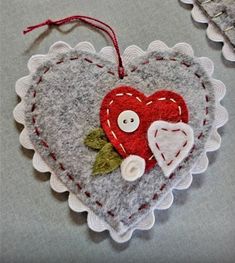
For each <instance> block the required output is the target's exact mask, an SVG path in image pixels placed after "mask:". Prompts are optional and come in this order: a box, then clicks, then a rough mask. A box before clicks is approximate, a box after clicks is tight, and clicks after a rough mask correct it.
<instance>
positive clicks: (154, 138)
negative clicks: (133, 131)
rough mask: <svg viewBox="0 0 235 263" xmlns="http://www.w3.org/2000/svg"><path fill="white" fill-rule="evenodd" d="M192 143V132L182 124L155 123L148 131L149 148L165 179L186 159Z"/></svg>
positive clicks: (187, 126) (186, 125)
mask: <svg viewBox="0 0 235 263" xmlns="http://www.w3.org/2000/svg"><path fill="white" fill-rule="evenodd" d="M193 142H194V137H193V130H192V128H191V127H190V126H189V125H188V124H186V123H183V122H178V123H170V122H166V121H155V122H153V123H152V124H151V126H150V127H149V129H148V143H149V147H150V149H151V151H152V153H153V154H154V157H155V158H156V160H157V162H158V165H159V166H160V167H161V168H162V170H163V172H164V175H165V176H166V177H169V176H170V175H171V173H172V172H173V171H174V170H175V168H176V167H177V166H178V165H179V164H180V162H181V161H182V160H183V159H184V158H185V157H187V155H188V154H189V151H190V149H191V148H192V146H193Z"/></svg>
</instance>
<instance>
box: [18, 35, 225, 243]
mask: <svg viewBox="0 0 235 263" xmlns="http://www.w3.org/2000/svg"><path fill="white" fill-rule="evenodd" d="M70 49H71V47H70V46H69V45H68V44H66V43H64V42H61V41H60V42H56V43H55V44H53V45H52V46H51V47H50V49H49V52H48V54H47V55H35V56H32V57H31V58H30V60H29V62H28V68H29V71H30V75H28V76H25V77H23V78H21V79H19V80H18V81H17V82H16V93H17V95H18V96H19V97H20V98H21V102H20V103H19V104H18V105H17V106H16V107H15V109H14V112H13V114H14V118H15V120H16V121H17V122H19V123H21V124H23V125H24V124H25V123H24V122H25V118H24V108H25V101H24V97H25V94H26V92H27V90H28V88H29V87H30V80H31V74H32V73H33V72H35V70H36V69H37V68H38V66H39V65H40V64H41V63H42V62H43V61H45V60H47V59H48V57H49V56H50V55H51V54H54V53H61V52H66V51H68V50H70ZM75 49H79V50H85V51H89V52H92V53H96V50H95V48H94V47H93V45H92V44H91V43H89V42H81V43H79V44H78V45H77V46H76V47H75ZM172 49H174V50H177V51H179V52H182V53H185V54H187V55H189V56H192V57H193V56H194V53H193V49H192V47H191V46H190V45H189V44H186V43H178V44H176V45H175V46H174V47H173V48H169V47H167V46H166V45H165V44H164V43H163V42H161V41H158V40H157V41H154V42H152V43H151V44H150V45H149V47H148V49H147V51H146V52H149V51H153V50H162V51H164V50H172ZM146 52H145V51H143V50H142V49H140V48H139V47H137V46H135V45H132V46H129V47H128V48H127V49H126V50H125V51H124V53H123V56H122V57H123V61H124V64H127V63H129V62H131V60H133V59H134V58H136V57H138V56H142V55H143V54H145V53H146ZM98 55H100V56H102V57H104V58H105V59H107V60H110V61H115V52H114V49H113V48H112V47H104V48H103V49H102V50H101V51H100V52H99V53H98ZM197 60H198V61H199V62H200V64H201V65H202V66H203V67H204V69H205V70H206V71H207V72H208V74H209V75H210V76H212V73H213V70H214V65H213V62H212V61H211V60H210V59H208V58H206V57H201V58H197ZM211 80H212V82H213V84H214V88H215V93H216V119H215V123H214V127H213V130H212V133H211V136H210V138H209V139H208V142H207V143H206V147H205V153H204V154H202V156H201V158H200V159H199V160H198V162H197V163H196V164H195V166H194V167H193V169H192V171H191V173H189V174H188V175H186V176H185V177H184V178H183V179H182V181H180V182H179V183H178V184H177V185H176V186H175V187H174V189H177V190H183V189H187V188H188V187H189V186H190V185H191V183H192V174H198V173H203V172H204V171H205V170H206V169H207V166H208V158H207V155H206V152H210V151H215V150H217V149H218V148H219V147H220V143H221V138H220V135H219V134H218V132H217V129H218V128H219V127H221V126H223V125H224V124H225V123H226V121H227V120H228V114H227V111H226V109H225V108H224V107H223V106H221V105H220V100H221V99H222V98H223V97H224V95H225V91H226V88H225V85H224V84H223V83H222V82H221V81H219V80H216V79H211ZM20 143H21V144H22V146H23V147H25V148H27V149H32V150H34V151H35V149H34V147H33V145H32V143H31V141H30V139H29V136H28V133H27V130H26V128H24V129H23V131H22V132H21V134H20ZM32 162H33V166H34V168H35V169H36V170H38V171H39V172H43V173H44V172H50V173H51V177H50V185H51V188H52V189H53V190H54V191H56V192H58V193H63V192H66V191H68V192H69V190H68V189H67V187H66V186H65V185H64V184H63V183H62V182H61V181H60V180H59V179H58V178H57V177H56V175H55V174H54V173H53V172H52V171H51V170H50V168H49V167H48V166H47V164H46V163H45V162H44V161H43V160H42V158H41V157H40V155H39V154H38V153H37V152H36V151H35V153H34V156H33V160H32ZM172 190H173V189H172ZM173 199H174V197H173V193H172V191H171V192H170V193H169V194H168V195H166V196H165V198H164V199H163V200H162V202H161V203H160V204H159V205H158V206H156V207H155V208H153V210H152V211H151V212H150V213H149V214H148V215H147V216H146V217H145V218H144V219H143V220H142V221H141V222H139V223H138V224H136V225H135V226H134V227H133V228H132V229H129V230H128V231H127V232H125V233H124V234H120V233H118V232H116V231H115V230H114V229H113V228H112V227H110V226H109V225H108V224H107V223H106V222H105V221H103V220H102V219H101V218H99V217H98V216H97V215H95V214H94V213H93V212H92V211H91V210H90V209H89V208H88V207H87V206H85V205H84V204H82V203H81V202H80V201H79V199H78V198H77V197H76V196H75V195H74V194H73V193H71V192H69V197H68V204H69V207H70V208H71V209H72V210H73V211H76V212H84V211H86V212H87V213H88V216H87V224H88V226H89V228H90V229H92V230H94V231H96V232H102V231H104V230H108V231H109V233H110V235H111V237H112V238H113V239H114V240H115V241H116V242H119V243H122V242H126V241H128V240H129V239H130V238H131V236H132V233H133V232H134V231H135V230H137V229H138V230H148V229H150V228H151V227H152V226H153V225H154V222H155V215H154V210H155V209H159V210H161V209H168V208H169V207H170V206H171V205H172V203H173Z"/></svg>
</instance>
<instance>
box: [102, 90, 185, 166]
mask: <svg viewBox="0 0 235 263" xmlns="http://www.w3.org/2000/svg"><path fill="white" fill-rule="evenodd" d="M157 120H164V121H168V122H174V123H176V122H180V121H182V122H185V123H187V122H188V109H187V106H186V103H185V102H184V99H183V98H182V97H181V96H180V95H179V94H177V93H175V92H172V91H168V90H160V91H157V92H155V93H154V94H152V95H151V96H149V97H146V96H145V95H144V94H143V93H141V92H139V91H137V90H136V89H134V88H132V87H129V86H121V87H118V88H115V89H113V90H112V91H111V92H109V93H108V94H107V95H106V96H105V98H104V99H103V102H102V105H101V109H100V122H101V126H102V128H103V129H104V131H105V133H106V135H107V137H108V139H109V140H110V142H111V143H112V145H113V146H114V147H115V149H116V150H117V151H118V152H119V154H120V155H121V156H122V157H123V158H126V157H127V156H129V155H131V154H134V155H138V156H140V157H142V158H144V159H145V161H146V170H149V169H151V168H153V167H154V165H155V164H156V160H155V158H154V156H153V154H152V152H151V150H150V148H149V146H148V141H147V130H148V128H149V127H150V125H151V123H152V122H154V121H157Z"/></svg>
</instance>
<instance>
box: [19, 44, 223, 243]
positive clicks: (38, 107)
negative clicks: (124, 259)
mask: <svg viewBox="0 0 235 263" xmlns="http://www.w3.org/2000/svg"><path fill="white" fill-rule="evenodd" d="M113 54H114V52H113V50H112V49H110V48H105V49H103V50H102V51H101V52H100V53H99V54H97V53H95V50H94V48H93V46H92V45H91V44H88V43H87V42H85V43H80V44H79V45H77V46H76V47H75V48H74V49H72V48H70V47H69V46H68V45H67V44H65V43H63V42H58V43H56V44H54V45H53V46H52V47H51V48H50V51H49V53H48V54H47V55H39V56H34V57H32V58H31V59H30V61H29V64H28V65H29V70H30V75H29V76H27V77H24V78H22V79H20V80H19V81H18V82H17V84H16V91H17V94H18V95H20V96H21V98H22V102H21V103H20V104H19V105H18V106H17V107H16V109H15V111H14V116H15V119H16V120H17V121H18V122H21V123H23V124H24V125H25V129H24V130H23V132H22V134H21V136H20V141H21V143H22V144H23V145H24V146H25V147H26V148H31V149H34V150H35V155H34V159H33V163H34V166H35V167H36V168H37V169H38V170H40V171H50V172H51V173H52V176H51V185H52V187H53V188H54V189H56V190H57V191H59V192H62V191H69V192H70V195H69V204H70V207H72V208H73V209H74V210H76V211H79V212H81V211H88V225H89V227H90V228H92V229H93V230H95V231H103V230H105V229H108V230H109V231H110V233H111V236H112V237H113V238H114V239H115V240H116V241H118V242H124V241H126V240H128V239H129V238H130V237H131V234H132V232H133V231H134V229H136V228H139V229H148V228H150V227H151V226H152V225H153V222H154V214H153V210H154V209H155V208H158V209H165V208H168V207H169V206H170V205H171V203H172V200H173V199H172V193H171V192H172V189H173V188H178V189H184V188H187V187H188V186H189V185H190V183H191V180H192V177H191V173H194V172H195V173H200V172H201V171H203V170H205V168H206V165H207V159H206V155H205V153H206V151H208V150H215V149H217V148H218V147H219V144H220V137H219V135H218V133H217V131H216V129H217V128H218V127H219V126H222V125H223V124H224V123H225V121H226V119H227V114H226V111H225V110H224V108H223V107H222V106H221V105H220V104H219V100H220V99H221V98H222V97H223V95H224V90H225V88H224V85H223V84H222V83H221V82H219V81H217V80H214V79H212V77H211V74H212V72H213V64H212V63H211V61H210V60H208V59H206V58H195V57H194V56H193V51H192V49H191V47H190V46H189V45H187V44H178V45H176V46H175V47H173V48H168V47H167V46H166V45H165V44H164V43H162V42H160V41H156V42H153V43H151V44H150V46H149V48H148V50H147V52H143V51H142V50H140V49H139V48H137V47H135V46H133V47H129V48H128V49H127V50H126V51H125V52H124V55H123V60H124V65H125V73H126V75H125V77H124V78H123V79H120V78H119V76H118V74H117V73H116V72H117V70H116V64H115V62H114V61H115V57H114V55H113ZM130 87H131V88H130ZM128 93H129V95H128ZM118 94H119V95H118ZM124 94H125V95H124ZM130 94H132V95H130ZM163 98H164V100H163ZM112 100H113V102H112V103H111V101H112ZM110 103H111V105H110ZM112 104H113V105H112ZM179 107H180V109H179ZM99 112H100V114H99ZM123 112H124V113H123ZM133 112H134V113H133ZM135 114H136V115H137V117H136V115H135ZM108 120H109V123H108ZM159 121H163V122H166V123H169V125H170V128H171V130H172V129H175V130H176V129H178V126H177V127H176V128H172V127H171V125H180V124H184V125H189V126H190V129H191V130H192V133H193V139H192V140H191V141H192V142H193V145H192V143H191V144H190V146H191V148H190V150H187V151H186V152H185V153H184V155H183V156H181V158H180V159H177V162H176V164H175V166H174V167H173V168H172V166H171V164H170V165H169V166H171V168H172V169H171V171H170V172H166V170H165V168H164V165H163V164H162V163H161V165H159V164H158V163H159V160H160V159H159V157H158V155H159V154H158V153H157V150H156V147H152V146H151V143H150V147H149V142H148V135H147V133H148V129H149V128H150V127H151V124H153V125H155V126H154V128H155V130H156V128H159V127H158V126H156V122H159ZM109 124H110V125H109ZM157 125H159V123H158V124H157ZM165 125H166V124H165ZM167 125H168V124H167ZM109 126H110V127H109ZM99 127H102V128H103V130H104V131H105V134H106V136H107V140H108V143H111V144H112V145H113V147H114V148H115V149H116V151H117V153H118V154H120V156H121V158H123V159H125V158H127V157H128V156H129V155H133V154H134V155H136V156H139V157H140V158H142V159H144V160H145V161H146V164H147V168H149V169H146V171H145V172H144V174H143V175H142V176H141V177H140V178H139V179H137V180H135V181H133V182H128V181H126V180H124V179H123V177H122V175H121V169H120V168H117V169H115V170H113V172H110V173H107V174H104V175H102V174H101V175H97V176H94V175H93V174H92V169H93V164H94V162H95V160H96V156H97V151H96V150H93V149H90V148H89V147H87V146H86V145H85V144H84V140H85V138H86V137H87V135H88V134H89V131H90V130H92V129H94V128H99ZM136 127H137V128H136ZM161 128H163V129H166V127H165V126H161ZM168 128H169V127H168ZM181 128H182V127H181ZM184 128H185V127H183V128H182V130H183V131H185V129H184ZM175 133H176V135H175V137H172V136H169V134H168V137H167V138H168V140H169V142H171V143H175V142H176V145H177V147H179V146H180V145H181V142H182V137H181V135H182V134H181V135H180V136H178V135H179V134H178V135H177V132H175ZM192 133H191V135H189V134H187V137H186V138H189V137H188V136H192ZM114 134H115V135H114ZM160 135H161V136H160V137H157V138H156V137H155V138H156V140H155V141H154V142H155V143H156V142H158V141H157V140H158V138H159V139H160V144H161V143H162V142H163V141H164V138H165V137H164V136H165V135H164V134H163V133H162V134H160ZM190 138H191V137H190ZM178 140H179V141H178ZM150 141H151V140H150ZM121 144H122V146H123V148H124V149H125V151H123V149H122V146H121ZM155 145H156V144H155ZM160 147H161V145H160ZM164 147H165V148H164V153H165V151H166V150H167V148H171V145H170V144H169V143H168V142H167V144H164ZM177 147H176V148H177ZM173 148H174V147H173ZM173 148H172V149H173ZM174 149H175V148H174ZM159 152H160V151H159ZM166 154H168V157H169V158H170V157H171V156H172V154H173V151H170V149H169V151H167V153H166ZM176 155H177V153H175V156H176ZM151 156H154V157H152V158H153V159H151V160H149V159H150V157H151ZM178 156H179V155H178ZM168 157H167V158H168ZM165 158H166V157H165ZM176 158H177V156H176ZM167 160H168V159H167ZM173 161H174V160H173ZM173 161H172V163H173ZM166 174H167V177H166V176H165V175H166Z"/></svg>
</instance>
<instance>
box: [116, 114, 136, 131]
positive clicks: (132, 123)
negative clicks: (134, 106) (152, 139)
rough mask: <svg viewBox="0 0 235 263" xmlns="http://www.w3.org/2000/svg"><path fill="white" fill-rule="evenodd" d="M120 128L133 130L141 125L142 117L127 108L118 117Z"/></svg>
mask: <svg viewBox="0 0 235 263" xmlns="http://www.w3.org/2000/svg"><path fill="white" fill-rule="evenodd" d="M117 122H118V126H119V128H120V129H121V130H122V131H124V132H133V131H135V130H137V129H138V127H139V125H140V118H139V116H138V115H137V113H136V112H134V111H132V110H125V111H123V112H121V113H120V114H119V116H118V119H117Z"/></svg>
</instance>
